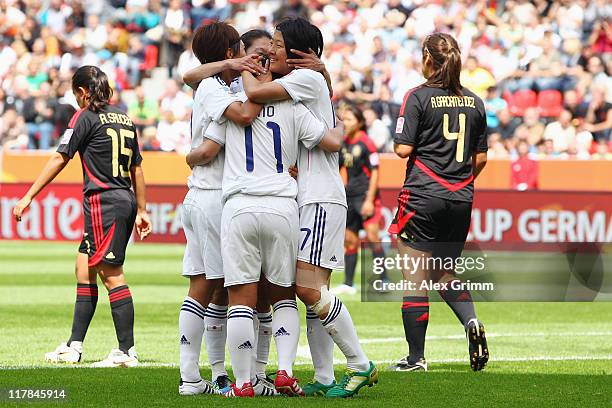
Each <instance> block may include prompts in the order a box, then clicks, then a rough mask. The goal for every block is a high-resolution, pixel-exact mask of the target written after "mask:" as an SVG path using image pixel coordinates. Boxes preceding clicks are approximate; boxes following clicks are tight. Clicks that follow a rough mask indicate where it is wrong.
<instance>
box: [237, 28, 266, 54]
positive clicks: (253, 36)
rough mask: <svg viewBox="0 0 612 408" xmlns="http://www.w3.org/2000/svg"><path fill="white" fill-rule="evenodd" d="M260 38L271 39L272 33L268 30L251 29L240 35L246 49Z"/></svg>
mask: <svg viewBox="0 0 612 408" xmlns="http://www.w3.org/2000/svg"><path fill="white" fill-rule="evenodd" d="M260 38H267V39H269V40H271V39H272V34H270V33H269V32H267V31H266V30H249V31H247V32H246V33H244V34H242V36H240V39H241V40H242V43H243V44H244V48H245V49H247V48H249V47H250V46H251V45H253V43H254V42H255V41H256V40H259V39H260Z"/></svg>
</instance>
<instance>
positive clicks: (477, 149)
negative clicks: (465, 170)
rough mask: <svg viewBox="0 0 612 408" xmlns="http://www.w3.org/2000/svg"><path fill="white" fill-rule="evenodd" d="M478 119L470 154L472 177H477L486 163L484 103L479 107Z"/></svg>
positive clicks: (486, 146) (487, 146)
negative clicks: (476, 132)
mask: <svg viewBox="0 0 612 408" xmlns="http://www.w3.org/2000/svg"><path fill="white" fill-rule="evenodd" d="M479 110H480V114H481V116H480V120H479V124H480V126H479V129H478V135H477V137H476V140H475V143H476V145H475V146H474V150H473V152H474V153H473V154H472V174H473V175H474V178H476V177H478V175H479V174H480V172H481V171H482V170H483V169H484V168H485V166H486V165H487V150H488V149H489V145H488V143H487V116H486V113H485V110H484V105H482V106H481V107H480V109H479Z"/></svg>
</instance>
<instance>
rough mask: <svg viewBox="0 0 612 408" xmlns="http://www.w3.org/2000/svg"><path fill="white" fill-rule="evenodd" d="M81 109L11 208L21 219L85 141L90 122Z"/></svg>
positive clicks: (17, 217) (17, 218) (18, 218)
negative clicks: (33, 179)
mask: <svg viewBox="0 0 612 408" xmlns="http://www.w3.org/2000/svg"><path fill="white" fill-rule="evenodd" d="M82 112H83V111H77V112H76V113H75V114H74V115H73V116H72V119H70V122H69V123H68V129H66V131H65V132H64V134H63V135H62V137H61V139H60V144H59V147H58V148H57V151H56V152H55V153H53V155H52V156H51V157H50V158H49V160H48V161H47V164H46V165H45V167H44V168H43V170H42V172H41V173H40V175H39V176H38V178H37V179H36V181H34V183H33V184H32V186H31V187H30V189H29V190H28V192H27V193H26V194H25V195H24V196H23V197H22V198H21V200H19V201H18V202H17V204H16V205H15V208H13V216H14V217H15V219H16V220H17V221H21V216H22V215H23V212H24V211H25V210H26V209H27V208H28V207H29V206H30V204H31V203H32V200H33V199H34V198H35V197H36V196H37V195H38V193H40V192H41V191H42V189H43V188H45V187H46V186H47V184H49V183H50V182H51V181H53V179H54V178H55V177H57V175H58V174H60V172H61V171H62V170H63V169H64V167H66V165H67V164H68V162H69V161H70V159H72V158H73V157H74V155H75V154H76V152H78V151H79V149H80V148H81V147H82V146H83V144H84V143H85V142H86V140H87V137H88V135H89V133H90V130H91V124H90V122H89V121H88V120H87V118H85V115H81V114H82Z"/></svg>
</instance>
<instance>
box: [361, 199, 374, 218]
mask: <svg viewBox="0 0 612 408" xmlns="http://www.w3.org/2000/svg"><path fill="white" fill-rule="evenodd" d="M361 215H362V216H363V217H365V218H369V217H371V216H373V215H374V203H373V202H372V201H368V200H366V201H365V202H364V203H363V205H362V206H361Z"/></svg>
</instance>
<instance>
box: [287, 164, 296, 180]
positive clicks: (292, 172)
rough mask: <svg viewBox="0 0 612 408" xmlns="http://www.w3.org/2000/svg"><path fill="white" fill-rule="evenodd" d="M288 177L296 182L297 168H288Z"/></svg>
mask: <svg viewBox="0 0 612 408" xmlns="http://www.w3.org/2000/svg"><path fill="white" fill-rule="evenodd" d="M289 175H290V176H291V177H293V178H294V179H296V180H297V178H298V168H297V166H289Z"/></svg>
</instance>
